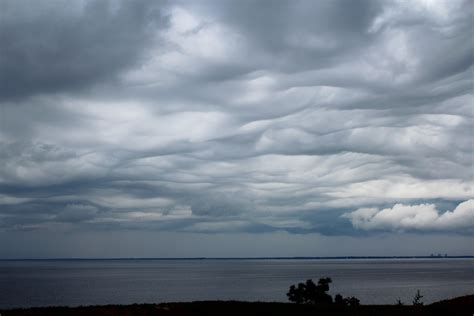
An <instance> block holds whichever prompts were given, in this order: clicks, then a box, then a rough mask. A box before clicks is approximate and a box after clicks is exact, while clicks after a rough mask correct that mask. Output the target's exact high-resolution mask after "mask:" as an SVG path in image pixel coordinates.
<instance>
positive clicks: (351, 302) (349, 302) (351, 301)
mask: <svg viewBox="0 0 474 316" xmlns="http://www.w3.org/2000/svg"><path fill="white" fill-rule="evenodd" d="M334 304H336V305H339V306H349V307H355V306H359V305H360V301H359V299H358V298H356V297H354V296H351V297H346V298H343V297H342V295H341V294H336V296H334Z"/></svg>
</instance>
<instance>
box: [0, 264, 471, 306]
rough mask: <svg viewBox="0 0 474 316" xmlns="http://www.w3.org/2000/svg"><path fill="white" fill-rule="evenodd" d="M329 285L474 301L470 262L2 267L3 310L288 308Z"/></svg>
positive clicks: (348, 291)
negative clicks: (313, 285)
mask: <svg viewBox="0 0 474 316" xmlns="http://www.w3.org/2000/svg"><path fill="white" fill-rule="evenodd" d="M322 277H330V278H331V279H332V283H331V284H330V294H332V295H334V294H337V293H340V294H342V295H343V296H344V297H346V296H355V297H357V298H359V299H360V301H361V303H363V304H395V303H396V302H397V300H401V301H402V302H403V303H405V304H411V301H412V299H413V297H414V296H415V294H416V292H417V291H418V290H419V291H420V293H421V295H423V298H422V301H423V302H424V303H425V304H428V303H431V302H434V301H439V300H443V299H448V298H453V297H457V296H462V295H468V294H474V259H473V258H468V259H466V258H423V259H420V258H415V259H406V258H405V259H400V258H398V259H226V260H222V259H187V260H183V259H179V260H178V259H167V260H163V259H120V260H98V259H94V260H18V261H15V260H4V261H0V309H9V308H18V307H22V308H24V307H33V306H79V305H96V304H133V303H161V302H179V301H197V300H244V301H278V302H285V301H287V297H286V293H287V291H288V288H289V286H290V285H291V284H295V283H298V282H303V281H305V280H307V279H313V280H314V281H317V280H318V279H319V278H322Z"/></svg>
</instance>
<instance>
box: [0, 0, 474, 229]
mask: <svg viewBox="0 0 474 316" xmlns="http://www.w3.org/2000/svg"><path fill="white" fill-rule="evenodd" d="M2 12H4V13H3V14H2V19H0V41H1V42H0V46H1V47H2V58H0V82H1V84H0V233H5V234H13V233H16V232H37V233H38V234H39V233H40V232H47V231H64V232H69V231H88V232H103V231H135V232H138V231H147V232H148V231H159V232H171V233H173V234H180V233H183V234H185V233H212V234H217V233H249V234H256V233H262V234H265V233H271V232H282V231H283V232H285V233H288V234H290V235H300V234H311V233H315V234H323V235H327V236H336V235H339V236H341V235H343V236H361V235H364V236H367V235H370V234H372V233H376V231H377V230H390V231H391V230H413V231H417V232H419V231H443V232H446V234H448V233H449V234H452V235H456V234H457V235H462V234H464V233H465V232H466V229H467V228H466V226H465V223H466V222H468V219H469V218H472V217H470V216H472V211H469V209H466V208H469V207H472V199H473V198H474V181H473V179H474V168H473V165H472V163H473V143H472V130H473V104H474V102H473V101H474V97H473V92H472V70H473V67H472V66H473V59H472V56H473V52H474V47H473V45H474V44H473V41H472V27H473V25H472V3H471V2H470V1H462V0H461V1H434V2H428V1H419V2H413V3H412V2H410V3H407V2H404V1H370V0H367V1H357V2H355V1H342V0H341V1H339V0H337V1H289V0H288V1H286V0H282V1H276V2H272V3H271V4H269V2H265V1H263V2H255V1H246V0H243V1H227V0H224V1H200V2H199V3H196V2H192V1H170V2H168V1H133V2H131V1H120V0H117V1H102V0H100V1H99V0H91V1H78V2H74V3H73V4H71V3H70V1H66V0H48V1H42V2H41V4H40V3H39V2H37V1H29V0H20V1H18V0H3V1H2ZM5 12H6V13H5ZM461 201H467V202H464V203H462V204H460V205H459V206H457V208H455V207H456V205H457V204H459V203H460V202H461ZM392 205H395V206H394V207H392V208H388V207H389V206H392ZM406 205H412V206H406ZM441 209H443V210H444V209H454V211H453V212H451V213H449V212H448V213H444V214H442V215H439V212H438V211H437V210H441ZM354 210H357V211H355V212H354ZM342 214H346V215H344V217H341V215H342ZM450 214H451V215H450ZM348 219H349V220H350V221H349V220H348ZM461 219H462V220H461ZM351 222H352V224H353V225H351ZM463 225H464V226H463ZM458 237H459V236H458ZM295 238H296V237H295Z"/></svg>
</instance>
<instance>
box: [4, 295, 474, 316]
mask: <svg viewBox="0 0 474 316" xmlns="http://www.w3.org/2000/svg"><path fill="white" fill-rule="evenodd" d="M473 307H474V295H466V296H460V297H456V298H452V299H447V300H442V301H439V302H435V303H432V304H428V305H422V306H414V305H360V306H356V307H345V306H337V305H334V304H331V305H311V304H295V303H280V302H245V301H194V302H181V303H160V304H131V305H92V306H77V307H66V306H56V307H55V306H50V307H31V308H14V309H3V310H2V309H0V312H1V315H2V316H3V315H4V316H26V315H29V316H31V315H34V316H43V315H76V316H83V315H84V316H85V315H107V316H109V315H127V316H130V315H143V316H145V315H150V316H151V315H155V316H156V315H166V316H198V315H199V316H200V315H210V316H211V315H215V316H217V315H219V316H220V315H232V316H234V315H235V316H237V315H281V316H283V315H285V316H287V315H288V316H290V315H291V316H292V315H315V314H319V315H386V316H389V315H404V316H407V315H416V316H420V315H443V316H444V315H451V316H454V315H472V308H473Z"/></svg>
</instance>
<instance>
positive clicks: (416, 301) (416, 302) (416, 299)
mask: <svg viewBox="0 0 474 316" xmlns="http://www.w3.org/2000/svg"><path fill="white" fill-rule="evenodd" d="M422 298H423V295H421V294H420V290H418V291H416V294H415V297H413V305H415V306H422V305H423V302H422V301H421V299H422Z"/></svg>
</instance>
